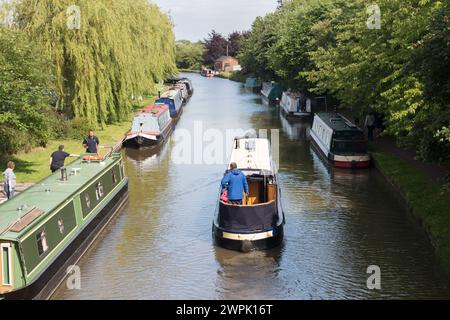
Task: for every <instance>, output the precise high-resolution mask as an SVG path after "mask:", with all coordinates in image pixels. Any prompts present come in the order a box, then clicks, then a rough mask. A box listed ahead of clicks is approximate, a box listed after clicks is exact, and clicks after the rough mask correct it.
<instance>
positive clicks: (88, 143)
mask: <svg viewBox="0 0 450 320" xmlns="http://www.w3.org/2000/svg"><path fill="white" fill-rule="evenodd" d="M99 144H100V140H99V139H98V138H97V137H96V136H95V135H94V130H92V129H90V130H89V131H88V136H87V137H86V138H84V139H83V147H84V148H86V153H94V154H97V153H98V147H99Z"/></svg>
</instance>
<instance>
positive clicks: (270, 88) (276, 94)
mask: <svg viewBox="0 0 450 320" xmlns="http://www.w3.org/2000/svg"><path fill="white" fill-rule="evenodd" d="M282 95H283V88H282V87H281V85H280V84H278V83H276V82H274V81H271V82H263V83H262V89H261V96H262V97H263V101H265V102H268V103H269V104H273V103H276V102H277V101H280V100H281V97H282Z"/></svg>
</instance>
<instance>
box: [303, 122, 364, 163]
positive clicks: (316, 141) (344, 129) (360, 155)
mask: <svg viewBox="0 0 450 320" xmlns="http://www.w3.org/2000/svg"><path fill="white" fill-rule="evenodd" d="M311 141H312V142H313V146H314V147H315V149H316V150H317V151H318V152H319V154H320V155H321V156H322V158H325V159H326V160H327V161H329V163H330V164H331V165H333V166H335V167H341V168H353V169H355V168H367V167H369V166H370V164H371V160H370V155H369V153H368V151H367V139H366V138H365V136H364V132H363V131H362V130H361V129H360V128H358V127H357V126H356V125H354V124H352V123H351V122H350V121H348V120H347V119H346V118H344V117H343V116H342V115H340V114H336V113H318V114H316V115H315V116H314V122H313V126H312V129H311Z"/></svg>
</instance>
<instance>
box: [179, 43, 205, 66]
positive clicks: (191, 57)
mask: <svg viewBox="0 0 450 320" xmlns="http://www.w3.org/2000/svg"><path fill="white" fill-rule="evenodd" d="M204 51H205V46H204V44H203V43H202V42H201V41H198V42H194V43H192V42H190V41H188V40H180V41H177V44H176V62H177V67H178V68H181V69H189V70H200V67H201V65H202V63H203V52H204Z"/></svg>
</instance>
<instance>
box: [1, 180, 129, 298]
mask: <svg viewBox="0 0 450 320" xmlns="http://www.w3.org/2000/svg"><path fill="white" fill-rule="evenodd" d="M127 200H128V182H127V183H126V184H124V186H123V187H122V189H121V190H120V191H118V193H117V194H116V195H115V196H114V198H112V199H111V201H110V202H109V203H108V204H107V205H106V206H105V207H104V208H103V209H102V210H101V211H100V212H99V213H98V214H97V216H96V217H95V218H94V219H93V220H92V221H91V222H90V223H89V224H88V225H87V226H86V227H85V228H84V229H83V231H81V232H80V233H79V234H78V236H77V237H76V238H75V239H74V240H73V241H72V242H71V243H70V244H69V245H68V246H67V248H66V249H65V250H64V251H63V252H62V253H61V254H60V255H59V256H58V258H56V260H55V261H53V263H52V264H51V265H50V266H49V267H48V268H47V269H46V270H45V271H44V272H43V273H42V274H41V275H40V276H39V278H38V279H37V280H36V281H34V282H33V283H31V284H30V285H28V286H27V287H25V288H23V289H20V290H17V291H13V292H10V293H7V294H4V295H3V296H1V295H0V300H1V299H6V300H31V299H33V300H45V299H49V298H51V295H52V294H53V293H54V292H55V290H56V289H57V288H58V286H59V285H60V284H61V283H62V281H64V279H65V278H66V277H67V268H68V267H69V266H71V265H74V264H76V263H77V262H78V261H79V260H80V259H81V257H82V256H83V254H84V253H85V252H86V251H87V250H88V249H89V247H90V246H91V245H92V243H93V242H94V241H95V240H96V239H97V237H98V236H99V235H100V233H101V232H102V231H103V229H104V228H105V227H106V226H107V225H108V223H109V221H111V219H112V218H113V217H114V216H115V215H116V214H117V213H118V212H119V209H120V208H121V207H122V206H123V205H124V204H125V203H126V201H127Z"/></svg>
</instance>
